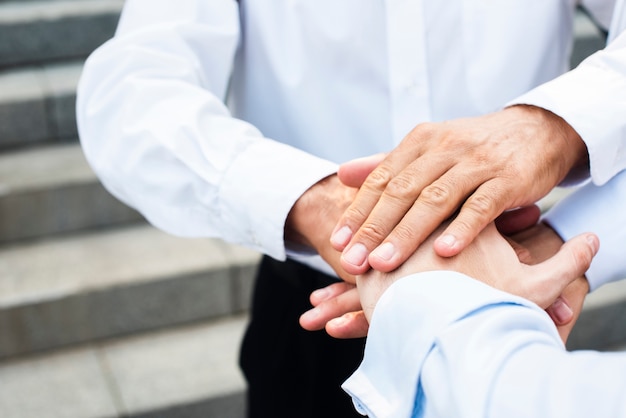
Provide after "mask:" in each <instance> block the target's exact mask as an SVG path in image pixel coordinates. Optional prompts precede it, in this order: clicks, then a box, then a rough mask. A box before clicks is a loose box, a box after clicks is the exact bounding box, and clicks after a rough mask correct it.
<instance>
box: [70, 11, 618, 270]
mask: <svg viewBox="0 0 626 418" xmlns="http://www.w3.org/2000/svg"><path fill="white" fill-rule="evenodd" d="M614 2H615V0H589V1H586V2H584V3H585V4H587V5H588V7H589V9H590V10H591V11H592V13H593V14H594V16H595V17H596V19H597V20H598V21H599V22H600V23H602V24H604V25H605V26H606V27H609V25H611V28H612V29H613V31H612V32H611V33H617V32H619V30H621V27H622V26H623V22H624V21H625V20H626V19H622V18H621V17H620V16H621V15H620V14H619V13H613V6H614ZM576 3H577V2H576V1H575V0H507V1H501V0H449V1H445V2H441V1H425V0H411V1H404V0H341V1H336V0H315V1H311V0H280V1H278V0H243V1H241V2H240V3H239V5H238V3H237V2H235V1H234V0H179V1H175V2H174V1H169V0H127V1H126V4H125V7H124V10H123V13H122V17H121V20H120V25H119V28H118V30H117V33H116V35H115V37H114V38H113V39H112V40H110V41H109V42H107V43H106V44H104V45H103V46H102V47H100V48H99V49H98V50H96V51H95V52H94V53H93V54H92V55H91V57H90V58H89V59H88V60H87V62H86V64H85V68H84V72H83V75H82V77H81V80H80V84H79V88H78V100H77V101H78V103H77V113H78V115H77V118H78V127H79V132H80V138H81V142H82V145H83V148H84V151H85V154H86V156H87V158H88V160H89V162H90V164H91V165H92V167H93V168H94V170H95V171H96V173H97V174H98V176H99V178H100V179H101V180H102V182H103V184H104V185H105V186H106V187H107V189H108V190H109V191H111V192H112V193H113V194H114V195H115V196H117V197H118V198H119V199H121V200H122V201H124V202H125V203H127V204H128V205H130V206H132V207H134V208H136V209H138V210H139V211H140V212H141V213H142V214H143V215H144V216H145V217H146V218H147V219H148V220H149V221H150V222H151V223H152V224H154V225H155V226H157V227H159V228H161V229H163V230H166V231H168V232H170V233H173V234H176V235H183V236H200V237H208V236H211V237H220V238H222V239H224V240H226V241H228V242H232V243H237V244H241V245H244V246H247V247H250V248H253V249H255V250H258V251H260V252H263V253H265V254H268V255H270V256H272V257H275V258H277V259H284V258H285V256H286V251H287V250H286V246H285V243H284V241H283V231H284V222H285V219H286V217H287V215H288V213H289V210H290V209H291V207H292V206H293V204H294V202H295V201H296V200H297V199H298V197H300V196H301V195H302V194H303V193H304V192H305V191H306V190H307V189H308V188H309V187H310V186H311V185H312V184H314V183H316V182H317V181H318V180H320V179H321V178H323V177H325V176H327V175H329V174H331V173H333V172H334V171H335V170H336V164H337V163H341V162H344V161H346V160H349V159H352V158H355V157H359V156H364V155H369V154H373V153H377V152H383V151H389V150H391V149H392V148H393V147H394V146H395V145H397V144H398V143H399V142H400V141H401V140H402V138H403V136H404V135H405V134H406V133H407V132H409V131H410V130H411V129H412V128H413V127H414V126H415V125H416V124H418V123H420V122H424V121H441V120H446V119H451V118H456V117H460V116H472V115H479V114H483V113H486V112H490V111H494V110H497V109H499V108H501V107H502V106H504V105H505V104H506V103H513V102H515V101H517V102H524V103H532V104H536V105H538V106H544V107H546V108H548V109H550V110H552V111H553V112H555V113H557V114H559V115H561V116H563V117H564V118H565V119H566V120H567V121H568V122H570V123H571V124H572V125H573V126H574V127H575V128H576V129H577V130H579V132H580V133H581V135H582V136H583V139H584V140H585V142H586V143H587V146H588V148H589V153H590V159H591V177H592V180H593V181H594V182H596V183H598V184H600V183H603V182H605V181H606V180H607V179H608V178H610V177H611V176H612V175H613V174H615V173H616V172H617V171H619V170H622V169H623V168H625V167H626V158H624V155H626V154H625V153H624V149H625V144H626V139H625V137H624V135H621V133H622V132H624V131H625V130H626V118H622V117H615V115H619V114H626V113H625V112H626V101H624V100H616V98H619V97H626V83H625V82H624V80H626V78H625V77H624V74H623V73H624V68H625V66H626V37H622V38H618V39H616V40H615V42H613V47H612V49H609V50H607V51H606V52H605V53H603V54H601V55H599V56H597V57H595V58H592V59H590V60H588V61H587V62H585V63H584V64H583V65H581V67H580V70H577V71H576V72H574V73H571V75H568V76H566V77H565V78H563V79H562V80H561V79H559V81H557V82H553V83H549V84H546V85H544V86H541V87H539V88H537V89H536V90H533V91H531V92H530V93H529V94H528V95H525V96H521V95H522V94H524V93H526V92H528V91H529V90H531V89H532V88H533V87H536V86H539V85H541V84H542V83H545V82H547V81H549V80H552V79H554V78H555V77H557V76H559V75H560V74H562V73H563V72H565V71H566V70H567V66H568V58H569V52H570V50H571V46H572V22H573V16H574V11H575V6H576ZM618 15H619V16H618ZM612 16H613V21H612V22H611V17H612ZM615 16H617V17H619V18H616V17H615ZM592 93H593V94H592ZM318 261H319V260H318ZM307 262H309V261H307ZM315 262H316V261H310V263H315ZM320 266H321V264H320ZM319 268H322V269H323V268H328V266H326V267H319ZM327 271H328V270H327Z"/></svg>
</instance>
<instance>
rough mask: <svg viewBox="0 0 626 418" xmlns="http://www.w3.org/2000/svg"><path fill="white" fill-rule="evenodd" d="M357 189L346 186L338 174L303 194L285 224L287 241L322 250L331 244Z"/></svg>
mask: <svg viewBox="0 0 626 418" xmlns="http://www.w3.org/2000/svg"><path fill="white" fill-rule="evenodd" d="M355 193H356V189H353V188H349V187H347V186H345V185H343V184H342V183H341V182H340V181H339V179H338V178H337V175H336V174H333V175H331V176H328V177H326V178H324V179H322V180H320V181H318V182H317V183H315V184H314V185H313V186H311V187H310V188H309V189H308V190H307V191H306V192H304V193H303V194H302V196H300V198H299V199H298V200H297V201H296V203H295V204H294V205H293V207H292V208H291V210H290V212H289V215H288V216H287V221H286V223H285V240H287V241H290V242H293V243H296V244H299V245H304V246H307V247H310V248H313V249H315V250H316V251H317V252H320V251H321V249H322V248H325V247H327V246H329V240H330V234H331V232H332V229H333V228H334V226H335V224H336V222H337V220H338V219H339V217H340V216H341V214H342V213H343V211H344V210H345V209H346V208H347V207H348V206H349V204H350V202H352V200H353V198H354V195H355Z"/></svg>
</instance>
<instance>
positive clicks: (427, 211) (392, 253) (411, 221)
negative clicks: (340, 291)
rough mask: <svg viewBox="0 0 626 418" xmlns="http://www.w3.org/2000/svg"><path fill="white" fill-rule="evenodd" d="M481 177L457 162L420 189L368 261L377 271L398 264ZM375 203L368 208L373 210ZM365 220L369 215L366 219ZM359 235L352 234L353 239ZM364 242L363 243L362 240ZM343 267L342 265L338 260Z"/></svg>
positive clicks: (357, 238)
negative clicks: (406, 210)
mask: <svg viewBox="0 0 626 418" xmlns="http://www.w3.org/2000/svg"><path fill="white" fill-rule="evenodd" d="M480 181H482V178H480V177H478V175H476V176H474V175H469V176H468V175H467V172H466V171H465V170H464V169H463V168H462V166H457V167H455V168H453V169H451V170H450V171H448V172H446V173H445V174H443V175H442V176H441V177H440V178H439V179H437V180H435V181H434V182H433V183H432V184H430V185H428V186H427V187H425V188H424V190H422V193H421V194H420V195H419V197H418V199H417V200H416V201H415V203H414V204H413V206H412V207H411V209H410V210H409V211H408V212H407V213H406V214H405V215H404V217H403V218H402V220H401V221H400V223H399V224H398V225H396V226H395V227H394V229H393V230H392V231H391V232H390V233H389V235H388V237H387V238H386V239H385V240H384V241H383V242H382V244H381V245H380V246H378V247H377V248H375V249H374V250H373V251H372V253H371V254H370V256H369V258H368V262H369V265H370V266H371V267H372V268H373V269H375V270H378V271H382V272H389V271H392V270H394V269H396V268H397V267H399V266H400V265H401V264H402V263H403V262H404V261H406V259H407V258H408V257H410V256H411V254H413V253H414V252H415V250H416V249H417V248H418V247H419V245H420V244H421V243H422V242H423V241H424V240H426V238H428V236H430V234H431V233H432V232H433V231H434V230H435V229H436V228H438V227H439V225H441V223H442V222H444V221H445V220H446V219H448V218H449V217H450V215H451V214H452V213H453V212H454V211H456V209H457V208H458V206H459V205H460V204H461V202H462V201H463V200H464V199H465V197H466V196H467V195H468V194H469V193H470V192H471V191H472V190H474V189H475V187H476V185H475V182H480ZM377 210H378V206H377V207H376V208H375V210H374V212H372V216H374V215H375V214H376V215H377V216H379V217H381V218H382V217H384V213H383V212H381V213H377ZM368 222H369V219H368ZM359 239H361V238H360V237H359V236H358V235H357V236H355V241H358V240H359ZM366 245H367V244H366ZM342 266H343V267H344V268H345V266H344V265H343V264H342Z"/></svg>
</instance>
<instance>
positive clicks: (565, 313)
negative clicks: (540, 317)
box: [546, 296, 574, 326]
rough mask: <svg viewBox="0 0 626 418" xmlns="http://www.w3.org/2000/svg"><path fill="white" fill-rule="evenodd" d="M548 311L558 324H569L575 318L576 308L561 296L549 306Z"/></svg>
mask: <svg viewBox="0 0 626 418" xmlns="http://www.w3.org/2000/svg"><path fill="white" fill-rule="evenodd" d="M546 312H547V313H548V315H550V318H552V321H553V322H554V324H555V325H557V326H562V325H567V324H569V323H570V322H571V321H572V319H574V310H573V309H572V308H571V307H570V306H569V305H568V304H567V302H566V301H565V300H563V298H562V297H560V296H559V297H558V298H556V300H555V301H554V303H553V304H552V305H550V306H548V308H547V309H546Z"/></svg>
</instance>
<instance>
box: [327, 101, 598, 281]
mask: <svg viewBox="0 0 626 418" xmlns="http://www.w3.org/2000/svg"><path fill="white" fill-rule="evenodd" d="M586 158H587V152H586V148H585V145H584V143H583V142H582V140H581V139H580V137H579V136H578V134H577V133H576V132H575V131H574V130H573V129H572V128H571V127H570V126H569V125H568V124H567V123H566V122H565V121H564V120H563V119H561V118H560V117H558V116H556V115H554V114H552V113H550V112H548V111H546V110H543V109H540V108H536V107H532V106H513V107H510V108H507V109H504V110H502V111H499V112H496V113H493V114H489V115H486V116H481V117H476V118H468V119H459V120H454V121H449V122H442V123H427V124H421V125H418V126H417V127H416V128H415V129H414V130H413V131H412V132H411V133H410V134H409V135H407V137H406V138H405V139H404V140H403V141H402V143H401V144H400V145H399V146H398V147H397V148H396V149H394V150H393V151H392V152H391V153H390V154H389V155H387V156H386V157H385V158H384V160H383V161H382V162H381V163H380V164H378V165H376V168H375V169H374V170H373V171H372V172H371V174H369V175H364V174H365V173H367V172H368V170H367V169H364V168H363V163H362V161H361V162H357V163H356V164H350V163H348V164H347V165H345V166H344V167H342V170H341V171H340V177H342V178H343V179H345V180H346V182H348V183H349V184H350V183H351V184H350V185H351V186H355V187H356V186H360V184H359V181H361V182H362V181H363V180H364V182H363V185H362V186H361V188H360V190H359V192H358V194H357V195H356V198H355V200H354V202H353V203H352V204H351V205H350V206H349V207H348V209H347V210H346V212H345V213H344V214H343V215H342V216H341V218H340V219H339V222H338V223H337V225H336V227H335V229H334V231H333V235H332V237H331V242H332V245H333V247H334V248H335V249H336V250H338V251H342V252H343V253H342V257H341V266H342V267H343V268H344V269H345V270H346V272H348V273H350V274H362V273H364V272H366V271H367V270H368V269H369V268H370V266H371V267H372V268H374V269H376V270H379V271H382V272H389V271H392V270H394V269H395V268H397V267H398V266H400V265H401V264H402V262H403V261H404V260H406V259H407V258H408V257H409V256H410V255H411V254H412V253H413V252H414V251H415V250H416V249H417V247H418V246H419V245H420V244H421V243H422V242H423V241H424V240H425V239H426V238H427V237H428V236H430V235H431V233H432V232H433V231H434V230H435V229H436V228H437V227H438V226H439V225H440V224H441V223H442V222H443V221H444V220H446V219H447V218H448V217H450V216H451V215H452V214H454V213H455V212H456V211H457V210H458V209H459V208H460V211H459V213H458V215H456V217H455V218H454V220H453V221H452V222H451V223H450V224H449V226H448V227H447V228H445V229H444V230H439V231H438V238H437V239H436V240H433V241H432V243H431V245H434V248H435V250H436V252H437V254H439V255H441V256H444V257H449V256H453V255H455V254H458V253H459V252H460V251H461V250H462V249H463V248H465V247H466V246H468V245H469V244H470V243H471V241H472V240H473V239H474V238H475V237H476V236H477V235H478V234H479V232H480V231H481V230H482V229H483V228H484V227H485V226H486V225H487V224H489V223H490V222H491V221H493V220H494V219H495V218H496V217H497V216H498V215H500V214H501V213H502V212H503V211H505V210H507V209H510V208H514V207H519V206H525V205H529V204H532V203H533V202H535V201H537V200H538V199H540V198H541V197H543V196H545V195H546V194H547V193H548V192H549V191H550V190H551V189H552V188H553V187H554V186H555V185H557V184H558V183H559V182H561V181H562V180H563V179H564V178H565V177H566V176H567V175H568V173H571V172H577V171H583V170H582V169H581V168H584V167H586V165H587V160H586ZM370 164H371V162H370ZM366 165H367V164H366ZM373 168H374V165H371V166H370V167H369V170H371V169H373ZM342 172H343V173H342Z"/></svg>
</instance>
